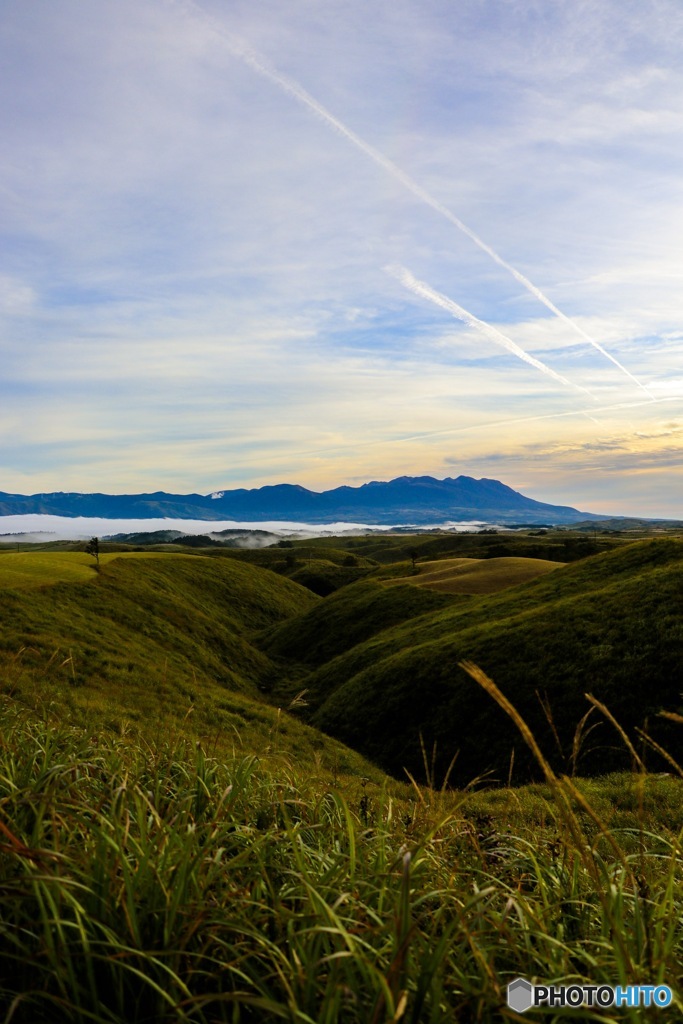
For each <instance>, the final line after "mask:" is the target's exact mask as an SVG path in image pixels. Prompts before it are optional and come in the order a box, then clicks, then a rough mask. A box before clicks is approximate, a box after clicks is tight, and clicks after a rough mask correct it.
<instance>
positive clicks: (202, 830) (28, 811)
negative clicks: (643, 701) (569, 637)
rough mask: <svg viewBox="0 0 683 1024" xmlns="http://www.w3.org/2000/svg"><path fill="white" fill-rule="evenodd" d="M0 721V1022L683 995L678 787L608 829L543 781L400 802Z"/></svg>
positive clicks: (599, 815) (168, 746)
mask: <svg viewBox="0 0 683 1024" xmlns="http://www.w3.org/2000/svg"><path fill="white" fill-rule="evenodd" d="M0 714H1V715H2V721H3V730H2V736H1V738H0V1007H1V1008H2V1009H1V1012H0V1021H3V1022H4V1024H9V1022H13V1024H29V1022H30V1024H41V1022H50V1024H58V1022H62V1021H63V1022H69V1024H71V1022H75V1024H81V1022H83V1024H85V1022H88V1024H123V1022H125V1024H130V1022H156V1021H160V1022H169V1024H170V1022H180V1021H183V1022H190V1021H191V1022H197V1024H204V1022H206V1024H209V1022H222V1021H225V1022H232V1024H236V1022H252V1021H254V1022H255V1021H259V1022H260V1021H288V1022H291V1024H333V1022H337V1021H343V1022H349V1024H356V1022H357V1024H389V1022H396V1024H397V1022H399V1021H401V1022H411V1024H418V1022H420V1024H422V1022H425V1024H437V1022H442V1021H455V1020H458V1021H482V1022H483V1021H494V1020H501V1019H509V1020H515V1019H522V1018H519V1017H516V1016H515V1014H514V1013H512V1012H511V1011H509V1010H508V1009H507V1006H506V999H505V988H506V985H507V982H508V981H509V980H511V979H512V978H514V977H516V976H518V975H523V976H525V977H527V978H529V979H530V980H534V979H536V980H539V981H545V982H559V981H568V980H572V981H577V982H581V981H583V982H584V983H592V984H599V983H606V984H610V983H618V982H620V983H622V984H623V983H631V982H643V983H651V984H655V983H657V982H662V983H668V984H670V985H672V987H674V988H676V987H677V985H678V987H679V988H680V982H681V964H682V932H681V919H682V914H681V912H682V910H683V907H682V901H681V897H682V891H681V868H682V866H683V856H682V853H681V835H680V833H679V831H678V828H679V827H680V811H681V808H682V807H683V801H682V800H681V794H680V791H679V786H680V785H681V783H680V782H679V780H678V779H673V778H672V779H659V780H657V781H656V783H655V784H653V786H650V783H649V781H648V779H647V778H646V777H645V776H642V777H637V778H636V779H635V780H634V781H633V786H634V787H635V790H634V791H635V793H636V797H635V802H634V804H633V808H632V814H631V817H625V818H623V819H622V820H623V822H624V824H625V826H626V827H624V828H621V829H618V828H614V827H610V826H608V825H607V824H606V823H605V822H604V821H603V818H604V814H603V808H602V805H601V803H600V785H599V783H597V782H592V783H591V784H590V787H589V788H588V789H586V788H585V787H582V786H581V784H580V783H578V782H577V783H571V784H570V783H564V782H562V781H561V780H557V779H556V778H555V777H554V776H553V775H552V773H550V774H549V775H548V776H547V781H546V784H545V788H544V790H543V793H542V794H541V795H540V796H539V793H540V792H541V790H540V789H539V787H535V788H534V789H532V790H529V791H526V790H520V791H498V792H497V793H496V794H491V795H490V796H489V795H488V794H485V793H479V794H476V793H475V794H472V795H470V794H463V793H448V792H447V791H445V790H443V791H441V792H439V793H435V792H431V791H429V790H420V789H417V788H416V789H415V790H413V796H414V799H412V800H411V798H410V791H409V790H408V789H406V790H401V791H399V790H391V791H390V790H389V789H388V788H386V787H385V788H381V787H379V786H376V785H374V784H372V783H370V784H369V785H365V786H364V785H363V783H362V782H361V781H360V780H351V779H348V778H346V779H344V778H342V779H340V781H339V786H338V787H337V788H334V789H332V788H329V787H326V786H325V785H323V784H322V783H321V782H320V781H319V780H317V779H316V778H315V776H314V773H312V772H311V771H310V767H309V766H307V765H301V766H298V767H297V766H296V765H295V764H292V763H291V762H290V761H288V760H287V759H286V758H285V757H282V756H280V757H276V758H274V759H273V760H271V761H259V760H258V759H257V758H255V757H251V756H247V757H244V756H240V757H234V758H231V759H229V760H227V761H219V760H217V759H215V758H212V757H209V756H208V755H207V753H206V752H205V750H204V749H203V748H202V746H201V745H197V744H190V743H187V742H184V741H183V740H182V738H180V737H176V738H174V737H168V739H167V740H166V741H158V742H156V743H154V744H149V743H146V742H145V741H144V740H143V739H140V738H138V739H134V738H133V737H132V736H131V737H128V738H127V739H125V740H121V739H120V738H119V739H114V738H112V737H109V736H108V735H96V736H93V735H91V734H89V733H88V732H87V731H84V730H82V729H80V730H79V729H76V728H72V727H70V726H69V725H68V724H65V723H62V724H59V723H58V722H55V721H52V720H48V719H46V718H44V717H41V716H39V715H36V714H34V713H30V712H28V711H26V709H23V708H21V707H20V706H19V705H18V704H16V703H15V702H13V701H12V700H11V699H5V700H4V702H3V704H2V707H1V708H0ZM612 784H613V785H614V783H612ZM630 784H631V783H630V782H629V781H628V780H627V777H623V779H622V783H621V788H622V789H626V788H627V787H628V786H629V785H630ZM591 787H592V788H591ZM663 792H664V793H665V796H666V799H665V800H663V799H662V793H663ZM653 793H656V794H658V796H657V798H656V799H655V797H653V795H652V794H653ZM593 795H595V797H596V799H593ZM494 797H495V799H494ZM487 800H488V801H489V803H487ZM496 801H497V802H496ZM596 807H597V809H596ZM672 808H675V809H676V814H677V821H676V822H673V821H671V820H670V817H671V814H672ZM682 1009H683V1006H682V1004H681V1002H680V998H679V996H678V994H677V996H676V1001H675V1007H672V1008H670V1009H669V1010H664V1011H661V1010H656V1011H652V1019H656V1020H658V1021H667V1020H673V1019H678V1018H679V1017H680V1013H681V1010H682ZM648 1012H649V1011H644V1010H639V1011H624V1012H620V1014H618V1015H616V1016H615V1017H614V1018H612V1017H610V1016H609V1013H608V1012H607V1011H604V1010H601V1011H598V1010H595V1011H591V1010H584V1011H581V1013H580V1014H579V1016H580V1018H581V1019H584V1020H596V1021H598V1020H600V1021H609V1020H611V1019H614V1020H617V1019H618V1020H633V1021H636V1020H638V1021H641V1020H646V1019H648V1018H647V1014H648ZM629 1014H630V1016H629ZM531 1016H533V1014H532V1015H531ZM553 1019H555V1017H554V1015H553V1014H552V1013H550V1014H546V1015H545V1016H544V1020H553ZM557 1019H559V1014H558V1016H557Z"/></svg>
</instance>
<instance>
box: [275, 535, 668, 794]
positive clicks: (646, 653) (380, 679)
mask: <svg viewBox="0 0 683 1024" xmlns="http://www.w3.org/2000/svg"><path fill="white" fill-rule="evenodd" d="M682 563H683V544H682V543H681V542H680V541H649V542H644V543H639V544H634V545H630V546H628V547H624V548H620V549H616V550H614V551H612V552H609V553H606V554H603V555H598V556H595V557H592V558H588V559H586V560H584V561H582V562H577V563H575V564H573V565H570V566H567V567H565V568H562V569H559V570H557V571H555V572H552V573H550V574H548V575H546V576H544V577H542V578H539V579H537V580H535V581H533V582H530V583H527V584H524V585H521V586H517V587H513V588H510V589H506V590H503V591H501V592H500V593H498V594H492V595H488V596H481V597H469V598H466V597H463V596H460V597H458V596H453V597H451V598H450V599H448V598H447V597H445V595H443V597H444V600H445V601H446V602H447V603H446V604H445V605H443V606H442V607H441V608H438V609H429V608H427V607H426V606H420V605H419V604H417V603H410V602H412V601H414V600H415V598H416V594H417V593H419V594H421V595H422V596H423V597H426V596H427V594H428V591H425V590H423V589H418V588H415V587H408V586H407V585H406V586H405V587H401V586H397V587H392V588H385V593H386V594H388V595H391V597H392V599H393V600H394V601H395V602H396V604H397V605H400V604H401V603H402V601H403V600H405V601H406V605H405V609H406V614H405V615H402V616H401V617H399V618H397V619H396V621H395V622H394V623H392V624H390V623H389V621H387V620H385V625H384V627H383V628H382V626H381V623H379V622H378V623H376V625H377V627H378V628H377V629H374V628H373V627H371V626H370V625H369V626H367V627H366V625H365V620H366V615H367V608H368V606H369V605H371V604H372V602H373V597H374V593H373V590H372V588H376V587H377V586H378V584H377V583H376V582H375V581H367V582H359V583H357V584H355V586H354V587H353V588H348V589H347V590H345V591H341V592H340V594H339V595H338V596H337V600H338V601H339V606H336V605H335V604H332V603H329V604H328V602H329V601H330V599H327V601H326V602H325V603H324V605H323V606H321V607H319V608H318V607H316V608H315V609H313V610H312V611H311V612H308V613H305V614H304V615H303V616H300V617H299V619H297V620H292V621H290V622H288V623H287V624H284V625H283V626H281V627H278V630H276V631H275V632H274V633H273V640H272V641H271V643H272V646H271V647H269V648H268V649H269V650H271V651H273V652H274V653H275V652H277V653H279V654H280V655H286V656H287V657H289V658H291V659H293V660H299V661H308V663H309V664H316V665H317V667H316V668H315V669H314V670H313V671H312V672H311V673H310V674H309V675H308V676H306V677H305V678H304V679H303V680H302V682H301V685H302V686H306V687H308V689H309V699H310V706H311V711H312V717H311V721H312V722H313V723H314V724H315V725H317V726H319V727H320V728H322V729H323V730H324V731H326V732H329V733H330V734H332V735H335V736H337V737H339V738H340V739H343V741H344V742H346V743H349V744H350V745H352V746H354V747H355V748H356V749H359V750H361V751H363V752H364V753H365V754H366V755H367V756H369V757H371V758H373V759H375V760H377V762H378V763H379V764H381V765H382V766H383V767H385V768H386V769H388V770H389V771H392V772H394V773H397V774H400V773H401V772H402V771H403V768H404V767H407V768H409V770H410V771H411V772H419V771H421V769H422V760H423V754H422V749H421V743H420V733H422V734H423V738H424V741H425V743H426V744H427V746H428V748H430V749H431V746H432V744H433V742H436V743H437V745H438V755H437V764H438V767H439V770H441V771H445V768H446V766H447V764H448V763H449V762H450V760H451V758H452V756H453V755H454V754H455V753H456V752H457V751H460V754H459V760H458V765H457V773H456V777H457V778H458V779H460V781H468V780H469V779H471V778H472V777H473V776H474V775H477V774H479V773H482V772H486V771H489V770H491V769H493V770H494V771H495V773H496V775H497V777H499V778H502V779H505V778H507V774H508V767H509V764H510V758H511V756H512V752H513V749H514V751H515V755H514V756H515V758H516V766H515V776H514V777H516V778H523V777H524V774H525V772H527V771H528V769H529V759H528V757H527V755H526V753H525V751H524V750H523V749H521V748H520V744H519V743H518V741H517V740H516V738H515V737H514V736H513V735H511V732H510V728H509V724H508V722H507V720H506V719H505V716H503V714H502V712H499V711H498V710H497V709H496V708H495V707H492V705H491V701H490V699H489V698H488V697H487V696H486V695H485V694H484V693H482V692H481V691H480V690H479V689H478V688H477V687H476V686H475V685H474V684H473V683H472V680H471V679H470V678H469V677H468V676H466V675H465V674H464V673H463V672H462V670H461V669H459V668H458V663H459V662H460V661H461V660H463V659H469V660H471V661H474V662H475V663H477V664H478V665H480V666H481V667H482V668H483V669H484V670H485V671H486V672H487V673H488V674H489V675H490V676H492V677H493V678H494V679H495V680H496V682H497V683H498V685H499V686H500V687H501V689H502V690H503V691H504V692H505V693H506V694H507V695H508V696H509V697H510V699H512V700H513V701H514V702H515V703H516V704H517V705H518V706H519V708H520V710H521V711H522V712H523V713H524V714H525V715H526V716H528V718H529V721H530V723H531V725H532V727H533V728H534V730H535V731H537V732H538V734H539V735H542V736H543V737H544V738H545V747H546V750H547V753H548V755H549V756H551V757H552V758H553V759H554V763H555V764H557V765H558V767H562V768H564V769H571V768H572V767H578V769H579V770H580V771H584V772H595V771H601V770H607V769H609V768H613V767H615V766H617V765H623V764H624V761H623V757H624V755H623V748H622V747H620V746H619V744H618V743H615V741H616V740H617V736H616V733H615V732H614V730H613V728H612V726H610V725H608V724H607V723H605V722H603V723H602V724H600V725H599V726H598V728H596V730H594V731H593V732H592V733H591V734H590V736H589V737H588V739H587V741H586V742H584V743H583V745H582V746H581V747H580V749H579V751H578V760H577V758H575V759H574V762H572V753H573V747H572V745H573V740H574V736H575V730H576V727H577V725H578V723H579V721H580V720H581V718H582V717H583V715H584V714H585V712H586V711H587V710H588V709H589V705H588V704H587V702H586V700H585V697H584V694H585V693H586V691H590V692H592V693H594V694H595V696H596V697H597V698H598V699H600V700H602V701H604V702H605V703H606V704H607V705H608V706H609V708H610V709H611V710H612V712H613V714H615V715H616V716H617V718H620V719H621V720H622V721H623V723H624V725H626V726H628V727H634V726H635V725H640V724H642V722H643V721H644V719H645V718H647V717H648V716H650V727H651V729H652V730H654V732H655V734H656V735H659V736H660V737H662V738H664V737H665V736H666V730H665V729H664V728H663V723H661V721H660V720H659V719H657V718H656V716H657V714H658V712H659V711H660V710H662V709H673V710H676V709H678V708H679V706H680V702H681V698H680V671H681V664H682V663H683V626H682V625H681V619H680V611H679V609H680V607H681V602H682V601H683V572H682V568H683V566H682ZM404 594H406V596H405V598H402V596H401V595H404ZM407 594H410V598H409V597H407ZM431 596H432V597H433V596H435V595H431ZM338 610H339V611H342V610H343V613H344V616H345V619H346V621H347V622H349V623H351V624H353V623H356V625H355V626H354V625H351V626H350V627H349V628H341V629H337V626H338V620H337V611H338ZM328 615H329V619H328ZM380 618H381V615H380ZM366 629H367V630H368V634H369V635H366V636H365V637H364V636H363V634H364V632H365V631H366ZM316 635H317V636H318V637H320V638H323V637H329V638H330V639H329V641H324V640H322V639H320V640H318V641H317V642H316V640H315V636H316ZM326 655H329V658H328V660H326V661H325V662H322V661H321V660H320V658H321V657H323V656H326ZM314 657H315V658H316V659H318V660H317V662H314V661H313V658H314ZM548 713H550V714H552V717H553V724H552V726H551V725H550V724H549V722H548ZM599 717H600V716H599V715H598V714H597V713H596V712H594V713H593V716H592V719H591V724H592V722H593V721H595V722H596V723H597V722H598V719H599ZM615 746H617V747H619V749H618V751H617V750H615V749H613V748H614V747H615Z"/></svg>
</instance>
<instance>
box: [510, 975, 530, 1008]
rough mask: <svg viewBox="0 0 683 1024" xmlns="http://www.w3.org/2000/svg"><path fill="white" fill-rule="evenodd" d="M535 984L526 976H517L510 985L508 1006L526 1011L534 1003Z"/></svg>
mask: <svg viewBox="0 0 683 1024" xmlns="http://www.w3.org/2000/svg"><path fill="white" fill-rule="evenodd" d="M533 991H534V989H533V985H531V984H530V983H529V982H528V981H526V980H525V979H524V978H515V980H514V981H511V982H510V984H509V985H508V1006H509V1007H510V1009H511V1010H516V1012H517V1013H525V1012H526V1011H527V1010H528V1009H529V1007H530V1006H533V1005H534V997H533Z"/></svg>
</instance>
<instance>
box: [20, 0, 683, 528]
mask: <svg viewBox="0 0 683 1024" xmlns="http://www.w3.org/2000/svg"><path fill="white" fill-rule="evenodd" d="M0 95H1V100H2V102H1V103H0V138H2V146H1V148H0V232H1V236H2V237H1V238H0V368H1V370H0V490H4V491H9V492H13V493H22V494H29V493H36V492H47V491H85V492H90V491H105V492H108V493H131V492H140V491H154V490H167V491H172V492H177V493H189V492H201V493H209V492H211V491H214V490H216V489H218V488H220V489H226V488H232V487H259V486H262V485H264V484H273V483H281V482H287V483H296V484H301V485H303V486H306V487H310V488H311V489H313V490H323V489H326V488H329V487H334V486H338V485H340V484H350V485H354V486H356V485H358V484H361V483H364V482H366V481H368V480H373V479H374V480H387V479H391V478H393V477H396V476H401V475H431V476H436V477H446V476H458V475H460V474H465V475H468V476H474V477H477V478H480V477H488V478H494V479H498V480H502V481H503V482H504V483H506V484H508V485H509V486H511V487H514V488H515V489H516V490H520V491H522V492H523V493H525V494H528V495H529V496H531V497H534V498H536V499H538V500H542V501H549V502H553V503H557V504H569V505H573V506H575V507H578V508H580V509H582V510H587V511H592V512H598V513H604V514H617V515H643V516H651V517H657V516H664V517H673V518H683V502H682V500H681V499H682V498H683V459H682V458H681V442H682V441H683V5H681V3H680V0H458V2H454V0H287V2H286V3H284V2H283V0H259V2H258V3H254V0H197V2H192V0H88V3H83V2H82V0H57V2H55V0H31V3H30V4H27V3H25V2H24V0H4V2H3V4H2V6H1V8H0Z"/></svg>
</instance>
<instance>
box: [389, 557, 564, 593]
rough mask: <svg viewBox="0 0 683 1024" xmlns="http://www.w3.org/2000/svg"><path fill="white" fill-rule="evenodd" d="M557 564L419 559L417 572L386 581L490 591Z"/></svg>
mask: <svg viewBox="0 0 683 1024" xmlns="http://www.w3.org/2000/svg"><path fill="white" fill-rule="evenodd" d="M561 564H562V563H560V562H551V561H548V560H547V559H542V558H519V557H508V558H487V559H482V558H442V559H439V560H438V561H434V562H421V563H420V564H419V565H418V566H417V570H418V571H417V575H410V576H398V577H396V578H395V579H392V580H390V581H388V583H387V585H388V586H396V585H402V584H404V583H410V584H412V585H413V586H415V587H425V588H426V589H427V590H438V591H440V592H441V593H443V594H493V593H495V592H496V591H498V590H505V588H506V587H516V586H518V585H519V584H520V583H527V582H528V581H529V580H533V579H536V577H537V576H543V575H544V574H545V573H547V572H551V571H552V570H553V569H557V568H559V566H560V565H561Z"/></svg>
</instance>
